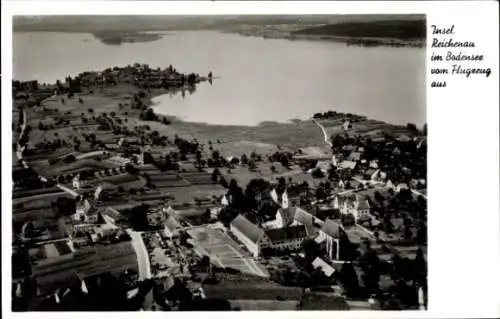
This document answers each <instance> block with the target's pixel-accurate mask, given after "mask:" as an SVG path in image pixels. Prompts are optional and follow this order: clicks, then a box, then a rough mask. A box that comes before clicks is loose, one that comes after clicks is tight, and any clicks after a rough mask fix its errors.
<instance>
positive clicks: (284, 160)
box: [280, 155, 290, 168]
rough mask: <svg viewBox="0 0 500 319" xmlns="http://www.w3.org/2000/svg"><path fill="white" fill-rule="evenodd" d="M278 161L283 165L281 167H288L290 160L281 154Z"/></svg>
mask: <svg viewBox="0 0 500 319" xmlns="http://www.w3.org/2000/svg"><path fill="white" fill-rule="evenodd" d="M280 163H281V165H283V167H286V168H289V167H290V161H289V160H288V156H287V155H283V156H281V158H280Z"/></svg>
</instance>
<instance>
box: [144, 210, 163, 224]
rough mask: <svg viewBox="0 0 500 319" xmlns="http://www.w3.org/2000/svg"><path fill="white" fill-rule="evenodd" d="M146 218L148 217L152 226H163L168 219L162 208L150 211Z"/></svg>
mask: <svg viewBox="0 0 500 319" xmlns="http://www.w3.org/2000/svg"><path fill="white" fill-rule="evenodd" d="M146 218H147V219H148V224H149V225H150V226H156V227H159V226H163V225H164V224H165V222H166V221H167V218H166V216H165V213H163V211H162V210H156V211H149V212H148V214H147V215H146Z"/></svg>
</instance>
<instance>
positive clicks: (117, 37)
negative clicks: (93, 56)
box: [91, 31, 164, 45]
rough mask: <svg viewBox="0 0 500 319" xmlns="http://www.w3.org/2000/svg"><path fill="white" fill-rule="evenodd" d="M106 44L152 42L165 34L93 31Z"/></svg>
mask: <svg viewBox="0 0 500 319" xmlns="http://www.w3.org/2000/svg"><path fill="white" fill-rule="evenodd" d="M91 34H92V35H93V36H94V37H95V38H97V39H99V40H100V41H101V42H102V43H104V44H110V45H120V44H122V43H141V42H152V41H157V40H160V39H161V38H163V36H164V35H163V34H159V33H145V32H114V31H113V32H107V31H103V32H91Z"/></svg>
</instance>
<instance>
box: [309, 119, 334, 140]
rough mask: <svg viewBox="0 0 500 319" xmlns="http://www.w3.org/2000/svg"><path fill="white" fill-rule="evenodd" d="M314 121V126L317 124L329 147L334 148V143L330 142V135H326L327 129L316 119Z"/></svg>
mask: <svg viewBox="0 0 500 319" xmlns="http://www.w3.org/2000/svg"><path fill="white" fill-rule="evenodd" d="M312 121H313V123H314V124H316V125H317V126H318V127H319V128H320V129H321V132H322V133H323V136H324V137H325V143H326V144H328V146H330V147H332V146H333V145H332V142H330V139H329V138H328V134H327V133H326V129H325V127H324V126H323V125H322V124H320V123H319V122H318V121H316V120H314V119H313V120H312Z"/></svg>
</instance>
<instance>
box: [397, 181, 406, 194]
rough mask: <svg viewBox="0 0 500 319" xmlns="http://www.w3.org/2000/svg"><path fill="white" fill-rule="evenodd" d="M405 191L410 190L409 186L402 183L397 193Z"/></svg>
mask: <svg viewBox="0 0 500 319" xmlns="http://www.w3.org/2000/svg"><path fill="white" fill-rule="evenodd" d="M403 189H408V185H407V184H405V183H400V184H398V186H396V192H397V193H399V192H400V191H402V190H403Z"/></svg>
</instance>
